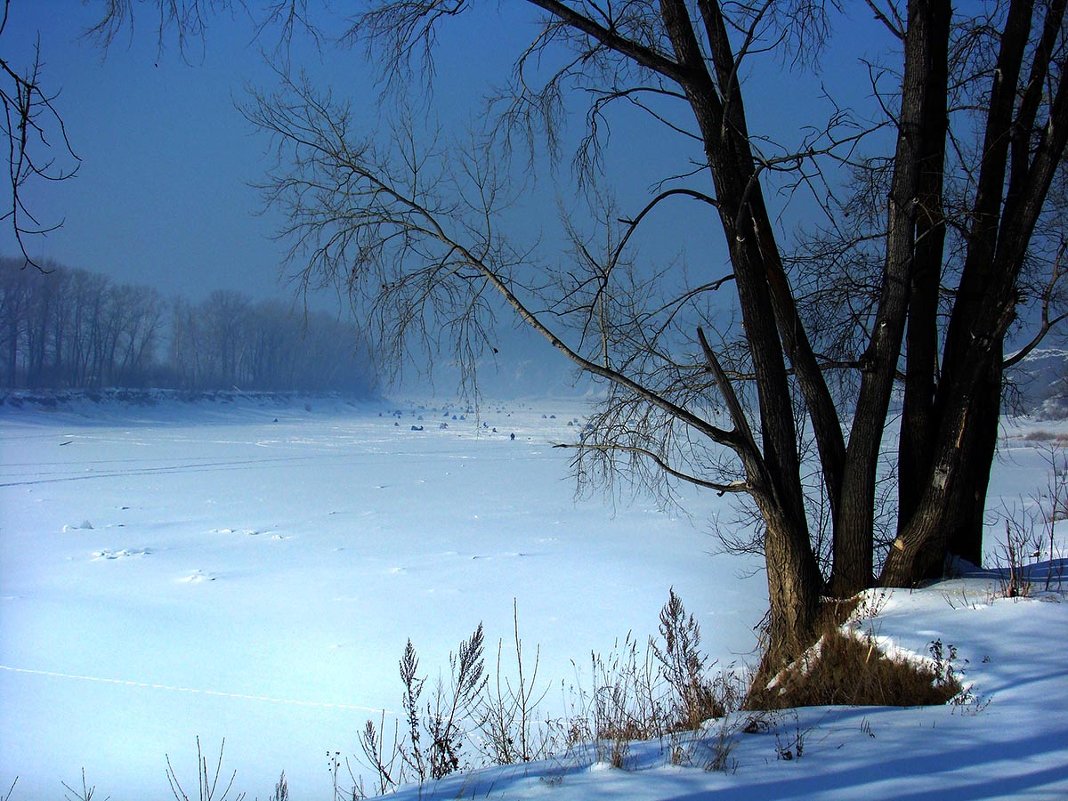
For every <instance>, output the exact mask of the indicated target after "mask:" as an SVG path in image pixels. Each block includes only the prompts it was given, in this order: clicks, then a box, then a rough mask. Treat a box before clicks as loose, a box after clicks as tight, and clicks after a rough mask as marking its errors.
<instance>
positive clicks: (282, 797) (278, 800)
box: [268, 770, 289, 801]
mask: <svg viewBox="0 0 1068 801" xmlns="http://www.w3.org/2000/svg"><path fill="white" fill-rule="evenodd" d="M268 801H289V782H288V781H287V780H286V772H285V771H284V770H283V771H282V775H281V776H279V777H278V781H277V782H275V784H274V792H273V793H271V796H270V798H269V799H268Z"/></svg>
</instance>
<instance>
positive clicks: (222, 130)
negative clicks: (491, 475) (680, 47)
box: [0, 0, 889, 385]
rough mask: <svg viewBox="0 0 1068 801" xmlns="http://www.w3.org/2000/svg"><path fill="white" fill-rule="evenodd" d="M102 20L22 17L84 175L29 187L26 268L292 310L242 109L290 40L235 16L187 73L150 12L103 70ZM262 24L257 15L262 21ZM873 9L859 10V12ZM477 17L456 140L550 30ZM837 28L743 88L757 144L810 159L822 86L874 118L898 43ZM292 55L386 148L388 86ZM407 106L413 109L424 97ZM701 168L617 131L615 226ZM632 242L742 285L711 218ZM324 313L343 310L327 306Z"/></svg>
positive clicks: (631, 123)
mask: <svg viewBox="0 0 1068 801" xmlns="http://www.w3.org/2000/svg"><path fill="white" fill-rule="evenodd" d="M103 5H104V4H103V2H102V0H89V1H88V2H86V3H81V2H75V1H74V0H38V2H24V0H16V2H14V3H13V4H12V7H11V13H10V19H9V22H8V26H7V29H6V30H5V32H4V34H3V37H2V38H0V53H2V54H3V55H4V57H5V58H6V59H8V60H9V61H10V62H11V63H13V64H15V65H18V66H21V67H22V68H25V67H26V66H28V65H29V64H30V63H31V62H32V53H33V46H34V44H35V42H36V41H37V39H38V37H39V38H40V48H41V53H42V59H43V61H44V73H43V77H44V82H45V85H46V86H47V87H49V88H50V89H51V90H52V91H58V92H59V95H58V97H57V98H56V101H55V106H56V108H57V109H58V110H59V112H60V113H61V115H62V117H63V119H64V122H65V124H66V126H67V132H68V134H69V137H70V140H71V143H72V145H73V147H74V150H75V152H76V153H77V154H78V156H79V157H80V158H81V163H80V167H79V171H78V174H77V176H76V178H74V179H73V180H69V181H65V182H62V183H41V182H37V183H34V184H32V185H29V186H28V188H27V190H26V193H25V199H26V201H27V203H28V205H29V206H30V208H31V210H32V211H33V212H34V213H35V214H37V215H38V217H39V219H40V220H41V222H42V223H44V224H54V223H57V222H59V221H61V220H62V221H63V225H62V227H61V228H59V229H58V230H56V231H54V232H52V233H50V234H48V236H47V237H36V238H31V239H30V240H29V242H30V245H29V247H30V251H31V254H32V255H33V256H34V257H36V258H40V259H42V260H54V261H55V262H58V263H60V264H64V265H66V266H69V267H76V268H84V269H89V270H93V271H97V272H103V273H106V274H107V275H109V276H111V277H112V278H114V279H115V280H116V281H119V282H124V283H135V284H147V285H151V286H155V287H156V288H158V289H160V290H161V291H162V292H163V294H164V295H165V296H168V297H169V296H173V295H181V296H183V297H186V298H188V299H191V300H193V301H198V300H201V299H203V298H204V297H206V296H207V295H208V294H209V293H210V292H211V291H213V290H216V289H226V290H238V291H241V292H244V293H246V294H248V295H251V296H252V297H254V298H265V297H283V298H293V297H294V293H295V288H294V286H295V285H294V284H293V283H292V282H289V283H287V282H286V280H285V275H284V270H283V265H282V260H283V255H284V252H285V248H284V246H283V245H282V244H281V243H279V242H276V241H274V240H273V239H272V234H273V233H274V232H275V231H276V230H277V228H278V226H279V224H280V219H279V218H278V217H276V216H272V214H270V213H268V214H266V215H262V214H259V213H258V212H259V211H260V209H261V206H262V203H261V198H260V195H259V194H258V193H257V191H256V190H255V189H254V188H253V187H252V186H250V184H252V183H254V182H256V181H258V180H260V179H262V178H263V176H264V174H265V171H266V170H267V169H268V168H269V167H270V165H271V163H272V160H271V156H270V153H269V152H268V144H269V143H268V142H267V140H266V139H265V138H264V137H263V136H262V135H261V134H259V133H257V132H256V131H255V130H253V128H252V126H251V125H250V124H249V123H248V122H247V121H246V120H245V119H244V117H243V116H242V114H241V113H240V111H239V110H238V108H237V104H240V103H242V102H244V101H246V100H247V98H248V89H249V87H256V88H260V89H270V88H271V87H272V86H274V85H275V83H276V76H275V75H274V73H273V71H272V69H271V66H270V65H269V64H268V60H269V59H265V57H264V49H265V48H267V49H269V48H270V47H271V46H272V45H273V44H274V43H275V42H276V41H277V33H276V32H275V31H271V30H268V31H265V32H264V33H263V35H262V36H261V38H259V39H256V38H255V35H254V32H255V23H254V21H253V20H252V19H251V18H250V15H249V11H248V10H246V9H242V8H240V7H239V8H238V9H236V10H233V11H225V12H212V13H210V14H209V15H208V17H207V22H208V29H207V31H206V35H205V37H204V39H203V41H202V42H198V43H194V44H193V46H192V47H191V48H190V49H189V51H188V52H187V53H186V54H185V57H184V58H183V56H182V54H181V53H180V52H179V50H178V48H177V47H176V43H175V40H174V37H173V35H172V36H169V37H167V38H166V40H165V47H164V49H163V51H162V52H160V51H159V48H158V46H157V36H156V30H155V28H154V26H153V19H152V11H153V6H154V3H133V4H132V7H133V9H134V13H135V20H136V24H135V27H134V29H133V30H132V31H130V30H126V31H124V32H123V33H122V34H120V35H119V37H118V38H117V39H116V40H115V41H114V43H113V44H112V45H111V47H110V48H109V49H108V50H107V52H106V53H105V52H103V51H102V50H101V49H100V48H99V47H98V46H97V45H95V44H94V43H93V42H92V41H90V40H88V39H86V38H85V37H84V35H83V34H84V32H85V30H86V29H87V28H89V27H90V26H91V25H92V24H93V23H95V22H96V21H97V20H98V19H99V16H100V14H101V13H102V8H103ZM235 5H238V6H240V4H235ZM257 6H258V4H257V3H256V2H250V3H248V8H250V9H252V13H255V12H256V10H257ZM312 6H313V8H314V12H315V14H316V15H317V20H318V21H319V22H321V23H323V25H324V28H325V29H328V30H337V29H338V25H337V22H338V20H339V18H340V17H341V16H342V15H343V13H345V12H347V11H348V10H349V9H350V8H351V9H355V8H356V5H355V4H352V5H349V4H347V3H333V4H332V5H327V8H326V10H324V9H323V8H322V7H321V4H318V3H312ZM331 8H332V11H331V10H330V9H331ZM861 8H862V7H861V6H860V4H857V6H856V7H855V9H854V11H856V12H859V11H860V10H861ZM476 11H477V13H474V14H467V15H464V16H463V17H462V18H460V19H458V20H456V21H455V22H454V21H451V20H450V23H452V24H450V25H448V26H446V27H444V28H443V29H442V34H441V37H440V41H439V45H440V46H439V47H438V48H437V50H436V51H435V53H436V77H435V82H434V92H433V96H432V99H431V102H430V103H429V104H426V105H421V106H420V108H421V109H423V108H429V109H431V111H430V112H429V114H430V116H431V118H432V119H434V120H437V121H438V122H440V124H441V125H442V127H443V128H444V129H446V130H447V131H454V132H457V133H459V132H460V130H461V129H463V128H464V127H466V126H470V125H473V124H477V123H478V122H479V120H480V115H481V113H482V109H483V104H482V98H483V97H484V95H485V94H486V93H487V92H488V91H489V90H490V89H491V88H492V86H493V85H494V84H497V85H500V84H502V83H503V82H504V81H506V80H507V78H508V75H509V70H510V67H511V65H512V62H513V60H514V59H515V58H516V56H517V55H518V54H519V53H520V52H522V49H523V47H524V46H525V45H526V44H527V43H529V41H530V40H531V38H532V37H533V36H534V35H535V32H536V27H535V24H536V21H537V18H538V17H537V14H536V13H535V12H533V11H531V10H530V8H529V7H528V6H527V5H526V4H519V3H511V2H506V3H500V4H485V5H483V6H480V7H479V8H478V9H476ZM837 24H838V26H839V27H838V29H837V34H836V36H835V38H834V40H833V41H832V46H831V47H830V48H829V49H828V50H827V51H826V52H825V54H824V56H823V58H822V59H821V65H820V69H819V71H818V74H815V75H814V74H813V73H808V74H804V75H798V74H796V73H791V72H790V71H789V70H787V69H785V68H783V67H782V65H781V63H780V62H778V61H777V60H776V58H777V57H775V56H766V57H760V58H759V59H756V66H757V70H755V71H754V73H753V74H752V75H750V76H747V77H748V78H749V83H748V84H747V93H748V98H749V100H748V111H749V118H750V123H751V125H750V127H751V130H753V131H760V132H766V133H768V134H770V135H771V136H773V137H775V138H778V139H780V140H781V141H782V142H783V143H784V144H786V145H793V144H796V143H798V142H799V140H800V136H801V134H800V133H799V130H800V128H799V126H800V124H801V123H802V121H804V120H806V119H811V120H813V121H814V122H820V121H822V120H823V119H825V118H826V116H827V111H828V108H829V107H828V105H827V104H826V103H824V102H823V101H822V100H821V99H820V94H821V92H822V87H823V86H827V87H828V89H829V90H830V91H831V92H833V93H835V94H836V95H837V96H839V97H845V98H847V99H848V100H849V101H850V102H852V103H854V104H855V105H858V106H863V105H865V104H866V95H867V94H868V92H869V90H868V87H867V73H866V70H864V69H863V68H862V67H860V66H859V63H858V58H860V57H862V56H865V55H870V54H871V53H870V52H869V51H871V52H878V51H879V50H882V49H883V48H884V47H885V46H886V45H887V42H888V39H889V37H888V35H887V34H886V31H885V30H883V29H882V28H881V27H879V26H878V25H877V24H876V23H874V22H873V21H872V20H871V19H870V17H869V16H868V15H866V14H863V15H859V16H856V17H855V18H849V17H845V18H840V19H838V20H837ZM291 55H292V61H293V63H294V64H295V65H300V67H302V68H305V69H307V70H308V71H309V72H310V73H311V75H312V76H313V78H314V79H315V80H316V82H318V83H321V84H322V85H324V86H331V87H332V88H333V90H334V92H335V94H337V95H340V96H344V97H346V98H349V99H351V100H352V101H353V103H354V107H355V108H357V109H359V110H360V112H361V113H360V115H359V116H360V118H359V120H358V122H359V123H360V125H361V127H362V128H364V129H365V130H366V131H368V132H371V133H373V132H374V131H375V130H376V129H377V128H378V127H379V126H380V125H381V123H382V120H381V119H380V111H379V108H378V107H377V106H376V100H377V98H378V96H379V92H378V90H377V88H376V87H375V84H374V75H375V68H374V65H373V64H368V63H366V62H365V60H364V59H363V57H362V53H361V52H360V51H359V50H358V49H357V50H353V49H347V48H340V47H337V46H335V45H333V44H331V43H330V42H326V43H324V45H323V47H322V49H321V50H317V49H316V48H315V47H314V46H313V44H312V42H311V41H310V39H309V38H308V37H306V36H301V35H300V34H299V33H298V35H297V36H296V37H295V38H294V40H293V50H292V51H291ZM410 92H411V94H412V98H411V99H413V100H415V101H416V104H417V105H418V104H419V103H418V101H419V99H420V98H421V97H422V90H421V88H420V87H419V86H413V87H411V89H410ZM575 124H576V125H580V124H581V117H579V118H577V123H575ZM575 130H577V128H576V129H572V133H571V136H572V138H573V137H574V135H575V134H574V131H575ZM697 155H698V153H697V152H695V151H694V145H693V144H692V143H686V142H685V140H682V139H681V138H676V139H675V140H672V138H671V137H670V136H668V137H665V136H664V131H663V129H662V128H660V127H658V126H657V125H656V124H654V123H651V122H650V121H649V120H647V119H636V118H635V117H634V116H633V115H632V116H630V117H628V118H626V119H625V120H624V119H619V120H617V125H616V126H615V127H614V129H613V132H612V139H611V149H610V156H609V161H608V167H609V171H610V173H611V174H612V180H611V187H612V191H613V192H614V193H615V196H616V199H617V201H618V203H619V213H620V215H621V216H622V215H626V214H634V213H636V212H637V211H638V210H639V209H641V208H642V207H643V206H644V205H645V203H646V202H647V201H648V199H649V198H650V197H651V194H650V185H651V184H652V182H653V181H655V180H657V179H659V178H662V177H664V176H665V175H671V174H676V173H679V172H685V171H687V170H689V169H691V168H692V163H691V162H690V161H688V159H689V158H691V157H696V156H697ZM539 166H540V167H544V163H542V164H541V165H539ZM543 171H544V172H545V173H548V172H549V170H548V169H544V170H543ZM557 174H558V176H559V177H560V178H561V179H562V180H561V181H560V183H559V184H554V183H553V181H552V180H546V179H544V178H540V177H539V181H538V184H537V186H536V188H535V191H533V192H531V193H527V192H524V195H523V206H522V208H521V209H520V210H518V211H517V212H515V213H513V215H512V219H513V220H519V221H521V226H522V229H523V230H522V231H519V232H518V233H519V235H520V236H522V237H525V238H526V239H527V240H529V241H535V240H541V241H542V242H543V243H549V244H550V245H551V244H552V243H553V242H554V241H559V240H558V238H557V237H558V236H559V233H558V222H557V216H558V214H559V211H560V208H561V207H564V208H568V206H569V205H572V204H574V205H575V206H576V207H577V206H579V205H580V204H579V203H578V201H577V200H576V197H575V190H574V188H573V185H572V183H571V181H570V174H569V167H568V165H567V164H566V163H565V164H563V165H560V167H559V170H558V172H557ZM771 202H772V203H775V202H776V200H775V198H774V197H772V198H771ZM810 208H811V207H810V205H809V204H806V202H805V200H804V199H801V200H800V201H797V200H795V201H792V202H791V206H790V209H789V218H788V219H789V220H790V221H789V222H787V225H788V226H790V225H792V224H793V221H796V220H798V219H803V218H804V217H805V216H806V215H808V214H809V213H810ZM633 242H634V244H636V245H637V246H638V251H637V252H638V257H639V258H640V259H641V260H643V261H642V263H648V264H663V263H665V262H671V263H674V264H680V265H685V266H686V268H687V269H689V270H691V271H692V270H701V271H702V273H703V274H710V275H712V276H714V277H720V276H722V275H724V274H726V273H728V272H729V265H728V264H727V259H726V249H725V247H724V245H723V242H722V234H721V233H719V230H718V224H717V223H716V222H715V220H714V218H713V217H711V216H710V215H709V212H708V209H707V207H703V206H701V205H700V204H694V203H692V202H690V203H688V204H676V205H673V206H670V207H665V209H664V211H662V212H661V211H658V212H657V219H656V220H655V225H643V228H642V229H641V232H640V234H639V236H637V237H635V238H634V240H633ZM0 253H2V254H5V255H15V254H16V253H17V247H16V245H15V243H14V239H13V237H12V235H11V233H10V231H9V230H8V229H7V228H6V227H5V228H3V229H2V230H0ZM555 257H556V254H555V253H553V254H552V258H555ZM311 302H312V305H315V306H320V307H323V308H327V309H331V310H336V309H338V308H339V304H338V300H337V298H336V297H335V296H331V295H330V293H328V292H323V293H320V294H319V295H318V296H317V297H313V298H312V299H311ZM501 319H502V322H501V324H500V334H499V336H500V340H501V342H500V343H499V344H500V345H501V349H502V356H501V359H502V360H503V359H504V354H513V355H514V356H515V358H514V359H513V361H512V362H511V363H510V364H506V365H505V367H507V368H509V369H510V370H511V372H508V370H507V369H506V370H505V371H504V373H503V376H504V378H503V379H502V380H505V381H511V380H513V379H514V376H515V375H516V374H517V373H518V372H521V371H526V373H525V374H526V375H527V376H528V378H529V376H531V375H533V376H534V378H533V379H529V380H530V381H531V383H532V385H541V384H543V383H544V381H545V380H546V379H545V376H546V375H547V374H548V373H547V368H545V369H538V370H536V371H535V372H534V373H531V368H532V365H534V363H535V362H537V361H538V360H540V359H541V358H543V357H546V358H549V361H550V362H553V360H552V358H551V357H550V349H549V348H547V347H546V346H545V343H543V342H541V341H536V340H532V338H531V336H529V335H527V336H523V335H521V334H517V333H514V332H513V331H512V325H511V320H510V319H509V317H508V315H507V314H505V315H503V316H502V318H501ZM504 343H507V346H505V344H504ZM520 357H522V358H520ZM554 363H555V364H556V365H557V367H558V368H559V369H556V368H554V369H553V370H552V371H551V372H552V375H553V376H554V377H555V376H558V375H561V374H563V373H566V371H565V370H563V365H562V363H560V362H559V361H556V362H554ZM501 367H502V366H501V365H498V368H501ZM510 376H511V377H510ZM516 380H517V379H516ZM554 380H555V378H554ZM446 382H447V379H446Z"/></svg>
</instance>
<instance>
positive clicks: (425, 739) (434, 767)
mask: <svg viewBox="0 0 1068 801" xmlns="http://www.w3.org/2000/svg"><path fill="white" fill-rule="evenodd" d="M483 637H484V635H483V630H482V624H481V623H479V624H478V627H477V628H476V629H475V631H474V633H472V635H471V636H470V637H469V638H468V639H466V640H464V641H463V642H461V643H460V647H459V649H458V650H457V652H456V654H451V653H450V654H449V683H448V685H447V686H446V684H445V682H444V680H443V679H442V678H440V677H439V678H438V683H437V686H436V687H435V689H434V694H433V697H432V698H431V699H430V701H428V702H427V703H426V705H425V707H424V706H423V703H422V701H421V698H422V694H423V688H424V686H425V685H426V676H420V675H419V656H418V654H417V653H416V650H415V646H414V645H412V641H411V640H408V642H407V644H406V645H405V647H404V654H403V656H402V657H401V660H400V664H399V669H400V678H401V683H402V684H403V685H404V695H403V697H402V699H401V705H402V708H403V710H404V724H405V731H404V734H401V733H400V731H399V726H398V727H396V728H395V731H394V736H393V742H392V745H391V746H390V747H388V748H387V747H386V745H385V740H384V729H385V718H384V717H383V718H382V721H381V723H380V725H379V726H378V727H376V726H375V724H374V721H371V720H368V721H367V722H366V723H365V724H364V729H363V732H362V734H361V735H360V748H361V750H362V751H363V759H361V760H359V761H360V762H361V763H362V764H363V765H364V767H366V768H369V769H370V770H371V771H373V772H374V775H375V784H376V786H377V789H378V790H379V791H380V794H385V793H388V792H392V791H393V790H395V789H396V788H397V787H399V786H400V785H401V784H404V783H406V782H407V781H409V779H410V778H411V779H414V780H417V781H419V782H420V783H424V782H427V781H429V780H433V779H441V778H444V777H445V776H448V775H449V774H451V773H455V772H456V771H458V770H460V769H462V768H464V767H466V766H467V763H466V762H465V760H464V757H463V748H464V742H465V740H466V739H467V736H468V735H467V731H466V730H465V728H464V724H465V723H466V722H467V721H468V720H470V719H471V718H472V717H473V716H474V715H475V713H476V711H477V709H478V704H479V698H480V696H481V694H482V691H483V689H484V688H485V686H486V675H485V662H484V660H483V656H482V649H483ZM334 773H335V776H336V774H337V767H336V766H335V769H334ZM350 774H351V771H350ZM335 792H336V780H335ZM352 795H353V796H354V797H357V798H358V797H361V796H362V795H364V793H363V791H362V789H361V788H360V786H358V785H357V786H354V788H353V793H352Z"/></svg>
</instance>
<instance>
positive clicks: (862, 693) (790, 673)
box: [749, 628, 963, 709]
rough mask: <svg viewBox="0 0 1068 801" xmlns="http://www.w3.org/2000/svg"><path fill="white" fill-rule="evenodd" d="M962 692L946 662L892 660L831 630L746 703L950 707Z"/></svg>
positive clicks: (863, 641)
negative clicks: (945, 705)
mask: <svg viewBox="0 0 1068 801" xmlns="http://www.w3.org/2000/svg"><path fill="white" fill-rule="evenodd" d="M939 645H940V644H939ZM962 691H963V688H962V686H961V684H960V681H959V679H958V678H957V675H956V672H955V671H954V670H953V669H952V666H951V665H949V664H948V663H947V662H945V660H944V658H943V661H942V663H941V664H939V662H937V661H933V662H931V663H926V662H918V661H912V660H905V659H894V658H890V657H888V656H886V655H885V654H884V653H882V651H880V650H879V647H878V645H877V644H876V643H875V640H874V639H873V638H871V637H866V636H857V635H855V634H852V633H847V632H843V631H841V630H840V629H838V628H834V629H832V630H829V631H827V632H826V633H825V634H824V635H823V637H821V638H820V641H819V642H818V643H816V645H815V646H813V647H812V648H811V649H810V650H809V651H808V652H807V653H806V654H805V655H804V656H803V657H801V659H798V660H797V661H796V662H794V663H793V664H791V665H790V666H788V667H787V668H785V669H784V670H782V671H780V672H779V674H778V675H776V676H775V678H774V679H772V681H771V682H769V683H768V685H767V686H766V687H763V688H761V689H760V690H758V691H755V692H753V693H751V694H750V698H749V705H750V706H751V707H753V708H757V709H787V708H791V707H800V706H830V705H847V706H923V705H930V704H946V703H949V702H950V701H951V700H952V699H953V698H955V697H957V696H958V695H960V694H961V692H962Z"/></svg>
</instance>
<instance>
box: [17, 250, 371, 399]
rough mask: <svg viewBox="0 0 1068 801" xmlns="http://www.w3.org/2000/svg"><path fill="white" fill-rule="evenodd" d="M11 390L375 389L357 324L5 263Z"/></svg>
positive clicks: (226, 297) (282, 307)
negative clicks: (194, 299) (169, 296)
mask: <svg viewBox="0 0 1068 801" xmlns="http://www.w3.org/2000/svg"><path fill="white" fill-rule="evenodd" d="M0 353H2V354H3V355H2V359H0V379H2V385H3V386H6V387H28V388H46V387H47V388H72V387H78V388H99V387H147V386H152V387H166V388H175V389H184V390H214V389H231V388H233V387H240V388H241V389H243V390H259V391H289V390H305V391H321V390H343V391H348V392H354V393H357V394H361V395H365V394H368V393H369V392H370V391H371V389H372V387H373V386H374V377H373V370H372V369H371V367H370V361H369V357H368V356H367V352H366V349H365V348H363V347H362V345H361V343H360V340H359V338H358V335H357V333H356V332H355V331H354V330H353V326H352V325H351V324H346V323H345V322H343V321H340V320H337V319H335V318H334V317H331V316H330V315H328V314H325V313H323V312H315V311H310V310H306V309H304V308H303V307H301V306H299V305H298V306H297V307H291V306H290V305H287V304H286V303H283V302H281V301H276V300H267V301H263V300H261V301H253V300H252V299H251V298H249V297H246V296H245V295H243V294H241V293H238V292H232V291H215V292H212V293H211V295H209V296H208V298H207V299H206V300H204V301H203V302H200V303H192V302H190V301H188V300H185V299H183V298H174V299H171V300H168V299H166V298H164V297H163V296H162V295H161V294H160V292H159V291H157V290H156V289H154V288H152V287H149V286H137V285H129V284H120V283H115V282H113V281H111V280H109V279H108V278H107V277H106V276H104V275H99V274H95V273H92V272H87V271H85V270H75V269H69V268H66V267H59V266H53V267H51V268H46V269H45V270H39V269H36V268H34V267H27V266H26V265H25V263H24V261H23V260H22V259H0Z"/></svg>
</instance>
